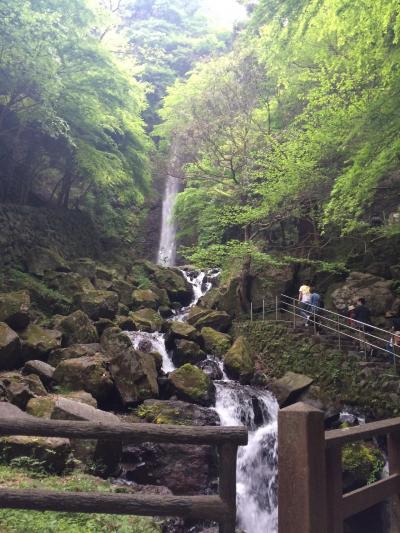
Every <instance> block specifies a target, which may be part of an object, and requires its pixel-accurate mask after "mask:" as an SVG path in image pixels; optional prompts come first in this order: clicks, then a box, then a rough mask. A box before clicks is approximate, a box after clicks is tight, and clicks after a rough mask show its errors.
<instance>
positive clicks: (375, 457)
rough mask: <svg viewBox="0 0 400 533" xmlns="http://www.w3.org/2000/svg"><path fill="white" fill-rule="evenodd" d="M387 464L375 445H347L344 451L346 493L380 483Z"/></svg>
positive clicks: (360, 443)
mask: <svg viewBox="0 0 400 533" xmlns="http://www.w3.org/2000/svg"><path fill="white" fill-rule="evenodd" d="M385 462H386V461H385V458H384V456H383V454H382V452H381V451H380V450H379V448H378V447H377V446H375V445H374V444H373V443H364V442H354V443H352V444H346V445H345V446H344V447H343V451H342V465H343V485H344V490H345V492H349V491H353V490H357V489H359V488H361V487H363V486H364V485H367V484H370V483H374V482H376V481H379V479H380V478H381V474H382V471H383V467H384V466H385Z"/></svg>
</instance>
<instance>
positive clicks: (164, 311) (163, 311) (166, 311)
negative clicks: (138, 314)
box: [158, 305, 173, 318]
mask: <svg viewBox="0 0 400 533" xmlns="http://www.w3.org/2000/svg"><path fill="white" fill-rule="evenodd" d="M158 312H159V313H160V315H161V316H162V318H170V317H171V316H172V315H173V313H172V309H171V308H170V307H168V306H167V305H160V307H159V308H158Z"/></svg>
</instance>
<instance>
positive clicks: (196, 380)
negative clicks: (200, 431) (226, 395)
mask: <svg viewBox="0 0 400 533" xmlns="http://www.w3.org/2000/svg"><path fill="white" fill-rule="evenodd" d="M168 379H169V382H170V385H171V388H172V390H173V391H174V392H175V393H176V394H177V396H178V398H180V399H181V400H184V401H188V402H193V403H198V404H200V405H206V406H207V405H211V404H212V402H213V400H214V398H215V387H214V385H213V383H212V381H211V379H210V378H209V377H208V376H207V375H206V374H205V373H204V372H203V371H202V370H201V369H200V368H197V367H196V366H193V365H191V364H185V365H183V366H181V367H180V368H178V369H177V370H174V371H173V372H171V373H170V374H169V376H168Z"/></svg>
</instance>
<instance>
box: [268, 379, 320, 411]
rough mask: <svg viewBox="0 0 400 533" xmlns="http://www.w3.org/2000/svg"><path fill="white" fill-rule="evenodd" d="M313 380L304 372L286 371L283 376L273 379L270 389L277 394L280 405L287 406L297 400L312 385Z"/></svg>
mask: <svg viewBox="0 0 400 533" xmlns="http://www.w3.org/2000/svg"><path fill="white" fill-rule="evenodd" d="M313 381H314V380H313V379H312V378H310V377H308V376H305V375H304V374H297V373H295V372H286V374H285V375H284V376H283V377H282V378H280V379H275V380H274V381H272V382H271V383H270V384H269V389H270V390H271V391H272V392H273V393H274V395H275V396H276V399H277V401H278V403H279V406H280V407H285V406H287V405H290V404H292V403H295V402H297V400H298V398H299V397H300V395H301V394H302V393H303V392H304V391H305V390H306V389H308V387H310V385H312V383H313Z"/></svg>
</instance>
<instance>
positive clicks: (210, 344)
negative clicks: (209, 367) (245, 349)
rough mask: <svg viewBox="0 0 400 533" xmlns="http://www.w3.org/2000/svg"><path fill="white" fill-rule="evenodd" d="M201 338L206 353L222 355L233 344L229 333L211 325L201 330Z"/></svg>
mask: <svg viewBox="0 0 400 533" xmlns="http://www.w3.org/2000/svg"><path fill="white" fill-rule="evenodd" d="M201 338H202V342H203V345H204V349H205V351H206V353H207V354H210V355H215V356H217V357H222V356H223V355H224V354H225V353H226V352H227V351H228V350H229V348H230V347H231V345H232V339H231V337H230V336H229V335H227V334H226V333H221V332H220V331H216V330H215V329H213V328H209V327H205V328H203V329H202V330H201Z"/></svg>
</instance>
